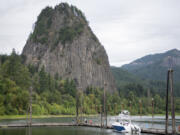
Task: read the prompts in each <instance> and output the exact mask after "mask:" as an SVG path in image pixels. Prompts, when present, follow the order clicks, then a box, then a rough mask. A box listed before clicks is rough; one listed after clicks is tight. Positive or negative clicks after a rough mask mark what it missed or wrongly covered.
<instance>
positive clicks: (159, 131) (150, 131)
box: [0, 123, 180, 135]
mask: <svg viewBox="0 0 180 135" xmlns="http://www.w3.org/2000/svg"><path fill="white" fill-rule="evenodd" d="M28 126H29V125H28V124H23V123H21V124H0V128H10V127H28ZM31 126H32V127H46V126H84V127H95V128H104V127H101V125H100V124H89V123H80V124H78V125H77V124H75V123H32V125H31ZM107 129H113V128H112V127H111V126H107ZM141 133H148V134H159V135H165V130H163V129H152V128H148V129H141ZM169 134H171V133H169ZM176 135H180V133H176Z"/></svg>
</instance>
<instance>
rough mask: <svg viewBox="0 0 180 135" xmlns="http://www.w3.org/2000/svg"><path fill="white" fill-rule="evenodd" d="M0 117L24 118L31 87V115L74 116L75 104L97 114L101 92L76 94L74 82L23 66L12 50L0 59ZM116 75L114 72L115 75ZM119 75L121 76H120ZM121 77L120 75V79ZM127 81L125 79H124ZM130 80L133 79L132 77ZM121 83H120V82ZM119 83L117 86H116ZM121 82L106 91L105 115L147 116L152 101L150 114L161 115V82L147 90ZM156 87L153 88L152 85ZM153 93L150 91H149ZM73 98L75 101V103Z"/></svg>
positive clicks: (178, 109) (178, 100) (179, 105)
mask: <svg viewBox="0 0 180 135" xmlns="http://www.w3.org/2000/svg"><path fill="white" fill-rule="evenodd" d="M0 63H1V65H0V115H1V117H2V118H3V117H4V118H5V117H7V116H8V115H13V117H19V116H17V115H22V116H24V115H26V113H27V111H28V106H29V87H30V86H31V85H32V86H33V104H32V109H33V115H34V117H36V116H38V115H42V116H43V115H75V113H76V103H77V104H78V106H79V107H80V108H79V111H81V112H83V113H84V114H87V115H89V114H97V113H100V112H101V109H102V106H103V89H99V88H93V87H88V88H87V89H86V90H85V91H84V92H82V91H78V90H77V88H76V84H75V81H74V80H71V79H63V78H62V77H60V76H59V75H58V74H55V75H54V76H51V75H50V74H48V73H47V72H46V71H45V68H44V67H41V68H40V70H38V67H35V66H33V65H28V66H25V65H24V64H23V57H22V56H19V55H18V54H16V52H15V51H14V50H13V52H12V54H11V55H10V56H6V55H1V56H0ZM116 73H118V72H116ZM121 75H123V74H121ZM121 77H122V76H121ZM126 79H127V81H128V76H126ZM132 80H133V77H132ZM120 82H121V81H120ZM120 82H119V83H120ZM125 82H126V81H123V83H122V84H123V85H119V86H118V91H117V92H115V93H108V92H107V108H108V114H111V115H114V114H118V113H119V112H120V110H122V109H128V110H130V111H131V114H134V115H137V114H140V112H141V111H140V104H142V114H150V113H151V110H152V107H151V106H152V103H151V102H152V98H154V113H155V114H164V113H165V112H164V110H165V106H164V103H165V99H164V95H163V93H159V92H158V91H156V90H157V88H158V87H157V86H159V88H160V86H161V83H158V82H151V83H152V87H149V88H150V89H149V91H150V92H149V94H148V89H147V87H145V86H144V85H143V84H142V83H138V81H137V82H136V81H135V82H134V83H129V82H126V83H125ZM156 85H157V86H156ZM152 91H153V92H152ZM76 97H78V100H77V101H76ZM175 103H176V106H175V107H176V113H178V114H179V113H180V98H178V97H177V98H176V101H175Z"/></svg>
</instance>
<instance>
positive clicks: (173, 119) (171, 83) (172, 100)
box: [170, 70, 176, 134]
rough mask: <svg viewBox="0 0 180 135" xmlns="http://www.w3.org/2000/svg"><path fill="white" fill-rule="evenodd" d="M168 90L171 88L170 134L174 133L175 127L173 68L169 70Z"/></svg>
mask: <svg viewBox="0 0 180 135" xmlns="http://www.w3.org/2000/svg"><path fill="white" fill-rule="evenodd" d="M170 90H171V118H172V134H175V133H176V127H175V112H174V90H173V70H170Z"/></svg>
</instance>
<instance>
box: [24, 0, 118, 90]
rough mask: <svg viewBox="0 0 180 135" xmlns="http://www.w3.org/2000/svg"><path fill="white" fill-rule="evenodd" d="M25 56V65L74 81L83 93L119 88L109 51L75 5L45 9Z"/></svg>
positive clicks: (26, 47) (28, 42)
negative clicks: (85, 91) (109, 59)
mask: <svg viewBox="0 0 180 135" xmlns="http://www.w3.org/2000/svg"><path fill="white" fill-rule="evenodd" d="M22 54H23V56H25V58H26V59H25V63H26V65H29V64H31V65H35V66H36V67H37V68H38V69H39V70H40V69H41V68H42V67H44V70H45V71H46V72H48V73H50V74H51V75H53V76H54V75H55V74H58V75H59V76H60V77H62V78H69V79H72V80H74V81H75V83H76V85H77V87H80V88H81V89H83V90H85V89H86V88H87V87H99V88H104V87H105V86H106V87H105V88H106V89H107V90H108V91H115V89H116V88H115V85H114V79H113V76H112V74H111V71H110V66H109V61H108V56H107V54H106V51H105V49H104V47H103V46H102V45H101V44H100V42H99V40H98V39H97V37H96V36H95V35H94V34H93V32H92V30H91V28H90V27H89V25H88V21H87V20H86V18H85V16H84V14H83V13H82V12H81V11H80V10H79V9H77V8H76V7H75V6H69V5H68V4H66V3H61V4H60V5H58V6H56V7H55V8H54V9H53V8H51V7H46V8H45V9H43V10H42V12H41V13H40V15H39V16H38V18H37V22H36V23H35V27H34V30H33V32H32V33H31V34H30V36H29V38H28V40H27V43H26V45H25V47H24V49H23V53H22Z"/></svg>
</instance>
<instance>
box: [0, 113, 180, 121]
mask: <svg viewBox="0 0 180 135" xmlns="http://www.w3.org/2000/svg"><path fill="white" fill-rule="evenodd" d="M99 115H100V114H92V115H85V114H83V115H81V116H83V117H93V116H99ZM81 116H80V115H79V117H81ZM111 116H117V115H111ZM131 116H135V117H141V116H140V115H131ZM144 116H148V117H149V116H152V115H150V114H149V115H142V117H144ZM156 116H164V117H165V115H164V114H156V115H154V117H156ZM169 116H171V115H170V114H169ZM176 116H180V114H176ZM63 117H76V115H32V118H33V119H38V118H63ZM28 118H29V116H27V115H3V116H0V120H5V119H7V120H8V119H28Z"/></svg>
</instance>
